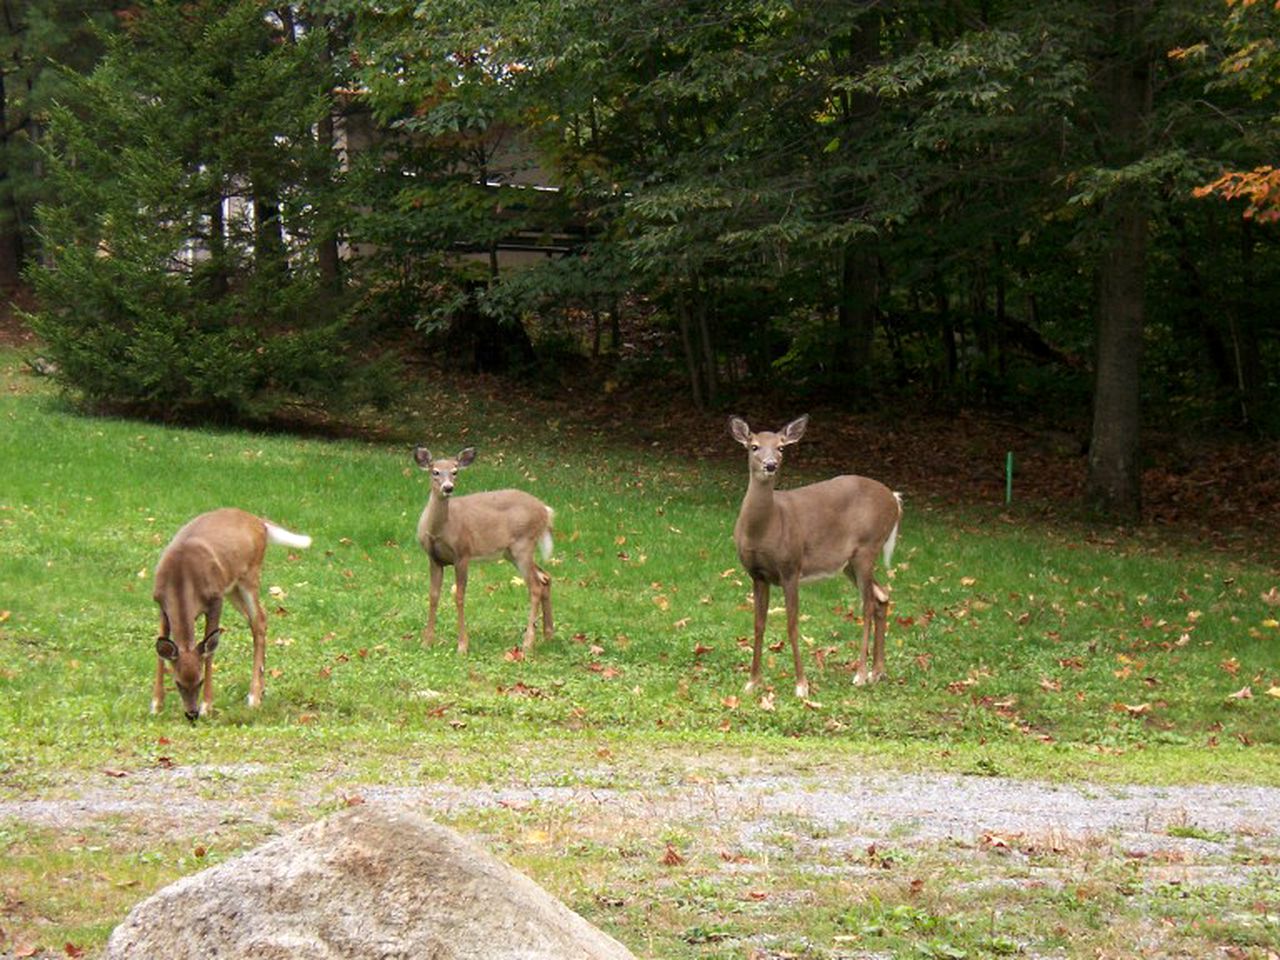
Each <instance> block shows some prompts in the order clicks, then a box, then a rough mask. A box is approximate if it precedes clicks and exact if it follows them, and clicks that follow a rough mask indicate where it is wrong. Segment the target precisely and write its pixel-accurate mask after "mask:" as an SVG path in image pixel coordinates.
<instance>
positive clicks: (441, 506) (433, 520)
mask: <svg viewBox="0 0 1280 960" xmlns="http://www.w3.org/2000/svg"><path fill="white" fill-rule="evenodd" d="M426 521H427V523H426V527H427V534H428V535H429V536H431V537H440V536H443V535H444V528H445V524H447V523H448V522H449V498H448V497H442V496H440V494H438V493H436V492H435V491H434V490H432V491H431V496H430V498H429V499H428V500H427V516H426Z"/></svg>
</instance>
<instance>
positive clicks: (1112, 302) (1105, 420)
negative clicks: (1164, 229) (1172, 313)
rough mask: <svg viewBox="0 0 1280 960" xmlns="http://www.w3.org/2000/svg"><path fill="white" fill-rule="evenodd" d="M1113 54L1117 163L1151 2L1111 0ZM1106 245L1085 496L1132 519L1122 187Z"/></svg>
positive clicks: (1131, 265) (1129, 208)
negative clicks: (1091, 434) (1143, 31)
mask: <svg viewBox="0 0 1280 960" xmlns="http://www.w3.org/2000/svg"><path fill="white" fill-rule="evenodd" d="M1109 8H1110V11H1111V17H1110V19H1111V27H1112V30H1111V35H1112V37H1113V38H1114V42H1115V43H1116V45H1117V47H1118V53H1117V55H1116V56H1115V57H1114V58H1113V59H1112V60H1111V61H1110V62H1109V63H1107V64H1105V66H1104V69H1103V71H1102V75H1101V78H1100V80H1101V83H1102V85H1103V88H1102V93H1103V95H1104V98H1105V102H1106V103H1107V106H1108V108H1109V110H1110V122H1109V131H1108V132H1109V133H1110V145H1111V146H1112V148H1113V149H1114V150H1115V156H1114V157H1111V158H1106V159H1109V160H1110V161H1111V163H1112V164H1113V165H1114V166H1123V165H1124V164H1125V163H1129V162H1132V161H1133V160H1135V159H1137V158H1138V157H1140V156H1141V155H1142V148H1143V139H1144V126H1145V121H1146V118H1147V116H1148V114H1149V112H1150V108H1151V107H1150V98H1151V70H1152V54H1151V51H1150V49H1149V48H1148V47H1147V46H1146V44H1145V43H1144V42H1143V40H1142V28H1143V26H1144V24H1145V21H1146V19H1147V17H1148V16H1149V15H1150V10H1151V0H1136V2H1135V0H1111V3H1110V4H1109ZM1107 207H1108V209H1107V217H1108V220H1107V224H1106V226H1107V229H1108V232H1109V238H1108V243H1107V247H1106V249H1105V251H1104V252H1103V255H1102V261H1101V264H1100V266H1099V275H1098V318H1097V322H1098V344H1097V347H1098V352H1097V370H1096V381H1095V383H1094V394H1093V436H1092V440H1091V441H1090V444H1089V472H1088V477H1087V480H1086V483H1085V502H1086V505H1087V506H1088V508H1089V509H1090V510H1091V511H1092V512H1094V513H1095V514H1097V515H1099V516H1101V517H1106V518H1108V519H1113V520H1121V521H1128V522H1132V521H1136V520H1139V519H1141V516H1142V486H1141V484H1142V466H1141V462H1140V433H1141V431H1140V416H1141V404H1140V395H1141V388H1140V373H1141V368H1142V336H1143V324H1144V321H1145V315H1146V254H1147V203H1146V200H1145V198H1144V197H1143V195H1142V194H1141V192H1140V191H1139V189H1137V188H1135V187H1132V186H1126V187H1122V188H1120V190H1119V191H1118V192H1117V193H1116V194H1115V195H1113V196H1112V197H1111V198H1109V200H1108V203H1107Z"/></svg>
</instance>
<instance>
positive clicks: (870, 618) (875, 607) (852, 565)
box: [844, 552, 889, 686]
mask: <svg viewBox="0 0 1280 960" xmlns="http://www.w3.org/2000/svg"><path fill="white" fill-rule="evenodd" d="M874 565H875V558H874V556H873V555H872V554H869V553H866V552H859V553H855V554H854V555H853V559H851V560H850V561H849V563H848V564H847V565H846V566H845V568H844V572H845V576H847V577H848V578H849V579H850V580H851V581H853V584H854V586H856V587H857V588H858V595H859V596H861V597H862V650H861V652H860V653H859V655H858V672H857V675H856V676H855V677H854V679H853V682H854V683H855V684H857V685H858V686H862V685H863V684H865V683H867V681H868V679H870V680H871V681H875V680H879V679H880V678H881V677H882V676H883V675H884V649H883V644H884V631H883V630H882V629H880V627H879V624H880V623H881V621H882V619H883V617H884V609H882V607H883V608H886V609H887V606H888V600H889V596H888V594H884V603H883V604H881V603H880V601H879V599H878V596H879V594H882V593H884V592H883V590H882V589H881V588H880V586H879V585H878V584H877V583H876V581H875V577H874V576H873V575H872V570H873V568H874ZM877 591H879V593H878V592H877ZM873 625H875V627H874V629H875V633H876V651H875V666H874V668H873V670H872V673H871V676H870V678H868V676H867V656H868V654H870V652H871V649H870V648H871V632H872V629H873Z"/></svg>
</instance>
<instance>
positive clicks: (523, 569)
mask: <svg viewBox="0 0 1280 960" xmlns="http://www.w3.org/2000/svg"><path fill="white" fill-rule="evenodd" d="M507 559H508V560H510V561H511V562H512V564H514V565H515V568H516V569H517V570H519V571H520V576H521V577H523V578H524V584H525V586H526V587H528V589H529V618H528V620H527V621H526V622H525V626H524V650H525V652H526V653H528V652H529V651H530V650H532V649H533V640H534V629H533V625H534V623H535V622H536V621H537V618H538V607H539V606H542V628H543V633H544V635H545V634H546V633H547V625H548V622H549V620H550V613H549V612H548V611H549V608H548V606H546V604H547V603H549V602H550V599H551V578H550V577H548V576H547V575H546V573H545V572H543V570H542V569H541V568H540V567H539V566H538V565H537V564H536V563H534V562H533V541H529V542H523V541H522V542H518V543H513V544H512V545H511V547H510V548H509V549H508V550H507Z"/></svg>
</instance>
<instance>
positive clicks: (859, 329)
mask: <svg viewBox="0 0 1280 960" xmlns="http://www.w3.org/2000/svg"><path fill="white" fill-rule="evenodd" d="M878 281H879V271H878V269H877V264H876V252H875V249H874V247H873V245H872V244H871V243H868V242H866V241H858V242H855V243H851V244H849V245H847V246H846V247H845V248H844V250H843V251H842V254H841V270H840V299H839V303H838V304H837V307H836V325H837V331H838V334H837V340H836V344H837V347H836V355H835V357H834V358H833V362H834V365H835V369H836V371H837V373H838V374H839V375H840V377H841V379H842V380H847V382H848V385H849V386H850V387H851V388H852V392H853V395H854V396H857V397H865V396H866V395H867V391H869V390H870V388H871V346H872V343H873V342H874V339H875V330H876V328H875V323H876V304H877V299H878V295H879V294H878V288H879V284H878Z"/></svg>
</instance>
